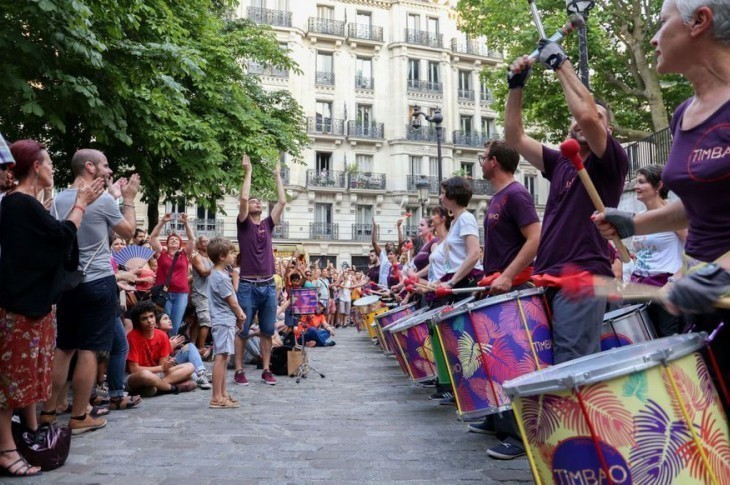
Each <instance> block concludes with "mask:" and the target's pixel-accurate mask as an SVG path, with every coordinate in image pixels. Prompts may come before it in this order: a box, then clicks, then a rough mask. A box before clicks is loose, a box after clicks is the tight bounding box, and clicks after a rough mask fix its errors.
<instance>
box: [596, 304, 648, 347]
mask: <svg viewBox="0 0 730 485" xmlns="http://www.w3.org/2000/svg"><path fill="white" fill-rule="evenodd" d="M655 338H656V334H655V333H654V326H653V325H652V323H651V319H650V318H649V312H647V311H646V305H632V306H628V307H625V308H619V309H618V310H614V311H612V312H608V313H606V314H605V315H604V316H603V329H602V330H601V351H603V350H608V349H612V348H614V347H625V346H627V345H631V344H636V343H639V342H646V341H647V340H654V339H655Z"/></svg>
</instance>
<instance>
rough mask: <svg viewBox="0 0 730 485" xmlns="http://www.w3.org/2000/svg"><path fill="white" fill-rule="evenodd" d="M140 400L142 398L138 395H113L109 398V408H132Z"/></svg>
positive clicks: (113, 409) (116, 409) (115, 409)
mask: <svg viewBox="0 0 730 485" xmlns="http://www.w3.org/2000/svg"><path fill="white" fill-rule="evenodd" d="M141 402H142V398H141V397H140V396H122V397H113V398H111V399H110V400H109V409H111V410H112V411H124V410H125V409H134V408H135V407H136V406H137V405H138V404H139V403H141Z"/></svg>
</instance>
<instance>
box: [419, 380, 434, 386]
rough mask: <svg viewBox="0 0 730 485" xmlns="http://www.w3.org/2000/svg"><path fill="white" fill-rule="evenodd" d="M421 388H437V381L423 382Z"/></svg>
mask: <svg viewBox="0 0 730 485" xmlns="http://www.w3.org/2000/svg"><path fill="white" fill-rule="evenodd" d="M421 387H436V379H431V380H430V381H423V382H421Z"/></svg>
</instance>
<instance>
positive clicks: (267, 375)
mask: <svg viewBox="0 0 730 485" xmlns="http://www.w3.org/2000/svg"><path fill="white" fill-rule="evenodd" d="M261 380H262V381H264V383H266V384H268V385H270V386H273V385H274V384H276V377H274V374H272V373H271V371H270V370H265V371H264V372H263V373H262V374H261Z"/></svg>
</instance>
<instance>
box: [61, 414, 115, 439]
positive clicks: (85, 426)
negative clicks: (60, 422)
mask: <svg viewBox="0 0 730 485" xmlns="http://www.w3.org/2000/svg"><path fill="white" fill-rule="evenodd" d="M104 426H106V419H101V418H92V417H91V416H89V415H88V414H84V419H77V418H74V417H72V418H71V419H70V420H69V421H68V427H69V428H70V429H71V434H72V435H77V434H82V433H86V432H88V431H95V430H97V429H101V428H103V427H104Z"/></svg>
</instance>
